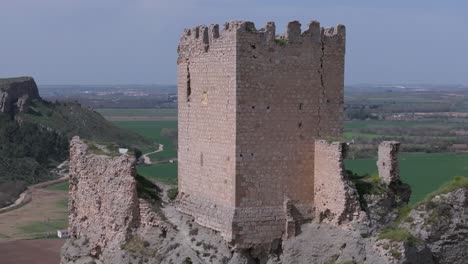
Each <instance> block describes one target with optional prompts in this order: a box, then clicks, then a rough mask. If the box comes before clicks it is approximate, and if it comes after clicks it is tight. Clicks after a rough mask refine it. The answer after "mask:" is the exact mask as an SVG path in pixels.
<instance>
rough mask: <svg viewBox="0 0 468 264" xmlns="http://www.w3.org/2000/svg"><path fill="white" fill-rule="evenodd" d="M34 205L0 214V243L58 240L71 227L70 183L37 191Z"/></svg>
mask: <svg viewBox="0 0 468 264" xmlns="http://www.w3.org/2000/svg"><path fill="white" fill-rule="evenodd" d="M31 195H32V201H31V202H29V203H28V204H26V205H24V206H23V207H20V208H18V209H15V210H12V211H9V212H6V213H2V214H0V240H17V239H32V238H44V237H56V231H57V229H64V228H66V227H67V226H68V182H65V183H60V184H56V185H51V186H48V187H46V188H38V189H33V190H32V192H31Z"/></svg>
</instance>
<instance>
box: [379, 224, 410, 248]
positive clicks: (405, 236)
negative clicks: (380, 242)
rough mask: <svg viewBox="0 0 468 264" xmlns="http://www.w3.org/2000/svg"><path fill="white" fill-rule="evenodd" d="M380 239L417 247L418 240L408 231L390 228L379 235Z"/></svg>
mask: <svg viewBox="0 0 468 264" xmlns="http://www.w3.org/2000/svg"><path fill="white" fill-rule="evenodd" d="M379 239H388V240H390V241H392V242H403V243H408V245H415V244H416V243H417V242H418V240H417V238H416V237H414V236H413V235H412V234H411V233H410V232H409V231H408V230H406V229H404V228H399V227H389V228H386V229H384V230H382V232H381V233H380V234H379Z"/></svg>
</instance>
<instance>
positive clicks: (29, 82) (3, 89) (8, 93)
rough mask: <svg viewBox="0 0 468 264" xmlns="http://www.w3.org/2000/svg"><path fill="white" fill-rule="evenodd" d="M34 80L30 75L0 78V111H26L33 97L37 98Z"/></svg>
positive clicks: (37, 93)
mask: <svg viewBox="0 0 468 264" xmlns="http://www.w3.org/2000/svg"><path fill="white" fill-rule="evenodd" d="M39 98H40V97H39V91H38V89H37V85H36V82H35V81H34V79H33V78H31V77H20V78H10V79H0V112H2V113H8V114H14V113H17V112H26V111H27V110H28V107H29V104H30V102H31V100H33V99H39Z"/></svg>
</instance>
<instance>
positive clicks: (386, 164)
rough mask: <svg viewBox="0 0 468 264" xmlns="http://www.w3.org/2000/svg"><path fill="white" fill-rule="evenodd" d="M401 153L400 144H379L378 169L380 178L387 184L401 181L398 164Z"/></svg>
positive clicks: (394, 142) (384, 142) (393, 142)
mask: <svg viewBox="0 0 468 264" xmlns="http://www.w3.org/2000/svg"><path fill="white" fill-rule="evenodd" d="M399 151H400V142H396V141H383V142H382V143H380V144H379V150H378V160H377V168H378V171H379V177H380V178H381V179H382V181H383V182H385V183H386V184H391V183H394V182H398V181H399V180H400V167H399V163H398V153H399Z"/></svg>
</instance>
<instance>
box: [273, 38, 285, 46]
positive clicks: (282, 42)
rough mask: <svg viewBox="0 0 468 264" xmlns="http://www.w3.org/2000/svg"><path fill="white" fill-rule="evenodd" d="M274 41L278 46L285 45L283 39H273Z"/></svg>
mask: <svg viewBox="0 0 468 264" xmlns="http://www.w3.org/2000/svg"><path fill="white" fill-rule="evenodd" d="M275 43H276V44H278V45H280V46H285V45H286V40H285V39H282V38H280V39H275Z"/></svg>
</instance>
